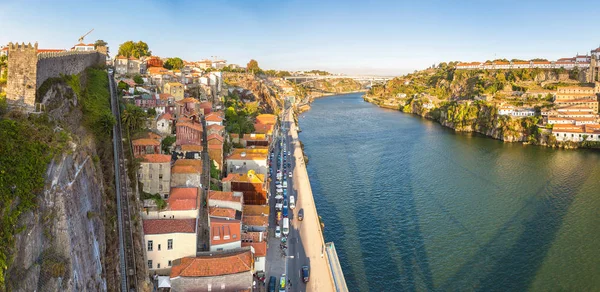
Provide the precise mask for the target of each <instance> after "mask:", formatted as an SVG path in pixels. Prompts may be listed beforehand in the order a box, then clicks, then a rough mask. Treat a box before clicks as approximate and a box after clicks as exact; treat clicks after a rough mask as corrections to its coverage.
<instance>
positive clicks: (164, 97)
mask: <svg viewBox="0 0 600 292" xmlns="http://www.w3.org/2000/svg"><path fill="white" fill-rule="evenodd" d="M172 97H173V96H172V95H170V94H168V93H160V94H159V95H158V98H160V99H162V100H167V99H169V98H172Z"/></svg>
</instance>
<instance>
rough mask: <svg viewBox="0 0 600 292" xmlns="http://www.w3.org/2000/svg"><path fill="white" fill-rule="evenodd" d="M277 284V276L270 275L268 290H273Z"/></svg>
mask: <svg viewBox="0 0 600 292" xmlns="http://www.w3.org/2000/svg"><path fill="white" fill-rule="evenodd" d="M276 285H277V278H276V277H275V276H271V278H270V279H269V292H275V286H276Z"/></svg>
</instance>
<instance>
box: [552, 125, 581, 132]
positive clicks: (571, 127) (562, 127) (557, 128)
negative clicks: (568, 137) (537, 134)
mask: <svg viewBox="0 0 600 292" xmlns="http://www.w3.org/2000/svg"><path fill="white" fill-rule="evenodd" d="M582 128H583V126H576V125H572V124H556V125H554V126H553V127H552V130H553V131H562V130H577V129H582Z"/></svg>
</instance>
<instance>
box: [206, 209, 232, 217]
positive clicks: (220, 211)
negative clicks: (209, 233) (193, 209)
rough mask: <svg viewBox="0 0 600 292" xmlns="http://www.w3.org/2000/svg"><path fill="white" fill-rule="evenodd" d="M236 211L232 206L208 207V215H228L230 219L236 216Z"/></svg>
mask: <svg viewBox="0 0 600 292" xmlns="http://www.w3.org/2000/svg"><path fill="white" fill-rule="evenodd" d="M235 211H236V210H234V209H231V208H221V207H208V215H209V216H216V217H226V218H230V219H236V218H235Z"/></svg>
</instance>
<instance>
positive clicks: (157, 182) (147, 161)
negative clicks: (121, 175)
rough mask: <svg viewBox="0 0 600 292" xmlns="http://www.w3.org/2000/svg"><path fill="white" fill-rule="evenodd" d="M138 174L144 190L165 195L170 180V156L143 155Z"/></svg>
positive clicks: (167, 191)
mask: <svg viewBox="0 0 600 292" xmlns="http://www.w3.org/2000/svg"><path fill="white" fill-rule="evenodd" d="M138 175H139V182H140V183H141V184H142V187H143V189H142V190H143V191H144V192H146V193H149V194H160V195H162V196H165V197H166V194H168V193H169V189H170V182H171V156H170V155H166V154H146V155H143V156H142V161H141V162H140V170H139V173H138Z"/></svg>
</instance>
